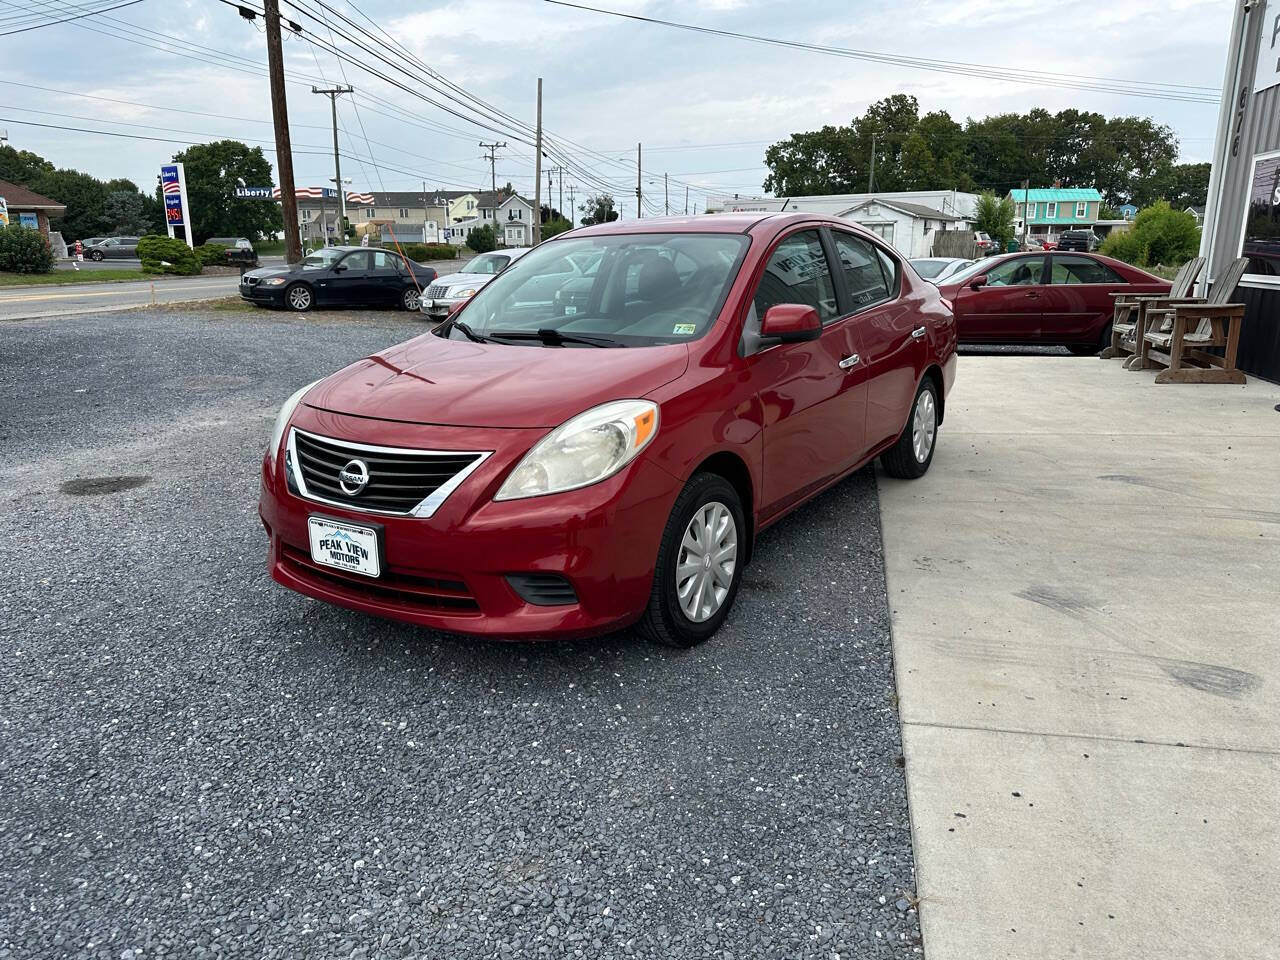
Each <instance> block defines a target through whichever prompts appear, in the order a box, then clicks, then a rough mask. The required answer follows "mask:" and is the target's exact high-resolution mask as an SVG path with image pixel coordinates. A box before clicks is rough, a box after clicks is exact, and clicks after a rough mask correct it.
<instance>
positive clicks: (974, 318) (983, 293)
mask: <svg viewBox="0 0 1280 960" xmlns="http://www.w3.org/2000/svg"><path fill="white" fill-rule="evenodd" d="M1044 269H1045V257H1044V255H1043V254H1035V255H1032V256H1025V257H1010V258H1009V259H1007V260H1001V261H1000V262H999V263H994V264H992V265H991V269H989V270H988V271H987V272H986V278H987V282H986V283H985V284H984V285H983V286H981V287H979V288H978V289H976V290H974V289H972V288H971V287H970V286H968V285H967V284H966V285H964V286H962V287H961V288H960V292H959V294H958V295H957V296H956V301H955V305H954V309H955V314H956V328H957V331H958V333H959V336H960V339H961V340H962V341H965V342H968V343H1033V342H1035V341H1036V340H1038V339H1039V337H1040V312H1041V309H1042V304H1043V301H1044V297H1045V295H1046V292H1047V287H1046V286H1045V284H1044Z"/></svg>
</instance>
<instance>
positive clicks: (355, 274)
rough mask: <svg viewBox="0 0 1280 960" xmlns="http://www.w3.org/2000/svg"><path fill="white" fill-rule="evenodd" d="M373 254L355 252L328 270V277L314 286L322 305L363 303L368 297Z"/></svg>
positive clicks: (361, 251)
mask: <svg viewBox="0 0 1280 960" xmlns="http://www.w3.org/2000/svg"><path fill="white" fill-rule="evenodd" d="M372 258H373V253H372V251H370V250H357V251H356V252H355V253H348V254H347V255H346V256H345V257H343V258H342V259H341V260H339V261H338V262H337V263H335V264H334V265H333V266H332V267H331V268H330V269H329V271H328V272H329V275H328V276H327V277H325V278H324V280H322V281H321V282H320V283H318V284H317V285H316V286H317V287H318V288H319V289H318V291H317V292H318V293H319V298H320V300H321V302H323V303H365V302H367V300H368V297H369V290H368V286H369V273H370V266H371V263H372Z"/></svg>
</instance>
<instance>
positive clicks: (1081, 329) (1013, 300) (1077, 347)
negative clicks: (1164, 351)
mask: <svg viewBox="0 0 1280 960" xmlns="http://www.w3.org/2000/svg"><path fill="white" fill-rule="evenodd" d="M938 289H939V291H940V292H941V293H942V296H943V297H945V298H946V299H947V300H949V301H950V302H951V305H952V308H953V309H954V310H955V315H956V326H957V328H958V330H959V337H960V342H961V343H1012V344H1035V345H1043V346H1064V347H1066V348H1067V349H1068V350H1070V351H1071V352H1072V353H1076V354H1080V355H1082V356H1084V355H1088V354H1091V353H1097V352H1098V351H1099V350H1101V349H1103V348H1104V347H1108V346H1110V345H1111V318H1112V315H1113V313H1114V309H1115V297H1113V296H1112V294H1114V293H1131V294H1141V293H1153V294H1154V293H1168V291H1169V284H1168V282H1167V281H1165V280H1161V279H1160V278H1159V277H1157V276H1154V275H1153V274H1150V273H1147V272H1146V271H1145V270H1139V269H1138V268H1137V267H1133V266H1130V265H1129V264H1127V263H1123V262H1121V261H1119V260H1113V259H1112V258H1111V257H1104V256H1101V255H1100V254H1096V253H1058V252H1053V253H1014V254H1009V255H1007V256H1003V257H993V258H992V259H990V260H980V261H978V262H977V263H975V264H974V265H973V266H971V267H967V268H966V269H964V270H961V271H959V272H958V273H954V274H952V275H951V276H950V277H948V278H947V279H946V280H944V281H943V282H942V283H940V284H939V285H938Z"/></svg>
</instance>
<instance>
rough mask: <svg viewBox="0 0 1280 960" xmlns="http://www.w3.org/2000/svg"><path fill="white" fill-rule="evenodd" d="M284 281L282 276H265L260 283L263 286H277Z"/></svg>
mask: <svg viewBox="0 0 1280 960" xmlns="http://www.w3.org/2000/svg"><path fill="white" fill-rule="evenodd" d="M284 281H285V278H284V277H267V279H265V280H263V281H262V285H263V286H264V287H278V286H280V284H282V283H284Z"/></svg>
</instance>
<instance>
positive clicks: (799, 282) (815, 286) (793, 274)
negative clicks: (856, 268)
mask: <svg viewBox="0 0 1280 960" xmlns="http://www.w3.org/2000/svg"><path fill="white" fill-rule="evenodd" d="M780 303H803V304H805V305H806V306H810V307H813V308H814V309H815V310H817V311H818V316H819V317H820V318H821V319H822V322H823V323H828V322H830V321H832V320H834V319H835V318H836V317H837V316H838V315H839V309H838V307H837V306H836V295H835V286H834V285H833V284H832V280H831V269H830V267H829V266H828V264H827V255H826V253H825V252H824V251H823V249H822V241H821V239H820V238H819V236H818V231H816V230H804V231H801V232H800V233H795V234H792V235H791V236H789V237H787V238H786V239H785V240H783V241H782V242H781V243H780V244H778V246H777V247H776V248H775V249H774V251H773V253H772V254H771V255H770V257H769V262H768V263H766V264H765V267H764V274H763V275H762V276H761V277H760V285H759V286H758V287H757V288H756V297H755V308H756V316H757V317H758V318H759V319H761V320H763V319H764V315H765V312H766V311H767V310H768V309H769V308H770V307H774V306H777V305H778V304H780Z"/></svg>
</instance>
